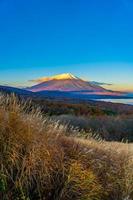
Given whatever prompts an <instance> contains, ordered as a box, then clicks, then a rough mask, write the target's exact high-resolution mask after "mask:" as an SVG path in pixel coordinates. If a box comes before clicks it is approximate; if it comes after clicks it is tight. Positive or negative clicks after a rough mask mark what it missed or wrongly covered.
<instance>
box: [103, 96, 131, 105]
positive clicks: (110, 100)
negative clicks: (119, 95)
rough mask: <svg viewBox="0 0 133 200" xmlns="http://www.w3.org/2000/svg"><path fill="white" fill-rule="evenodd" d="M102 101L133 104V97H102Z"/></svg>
mask: <svg viewBox="0 0 133 200" xmlns="http://www.w3.org/2000/svg"><path fill="white" fill-rule="evenodd" d="M100 101H105V102H112V103H124V104H129V105H133V98H132V99H100Z"/></svg>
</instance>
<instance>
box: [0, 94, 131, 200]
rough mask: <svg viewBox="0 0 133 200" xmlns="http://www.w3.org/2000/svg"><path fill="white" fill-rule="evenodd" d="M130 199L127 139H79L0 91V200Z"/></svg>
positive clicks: (28, 106)
mask: <svg viewBox="0 0 133 200" xmlns="http://www.w3.org/2000/svg"><path fill="white" fill-rule="evenodd" d="M29 110H30V111H29ZM132 199H133V145H132V144H128V143H126V144H124V143H118V142H105V141H102V140H100V139H99V140H98V139H95V138H92V137H91V135H90V137H88V138H87V139H84V137H82V134H80V132H78V131H76V130H70V131H69V132H68V130H67V128H66V127H65V126H63V125H59V124H58V123H57V122H54V121H51V120H48V119H47V118H46V117H45V118H44V117H43V116H42V114H41V112H40V111H39V108H38V109H35V108H32V107H31V106H30V103H29V102H27V103H25V102H22V101H21V102H20V100H18V99H17V98H16V97H15V96H14V95H12V96H8V95H6V96H4V95H1V96H0V200H132Z"/></svg>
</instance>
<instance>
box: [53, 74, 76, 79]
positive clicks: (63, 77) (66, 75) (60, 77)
mask: <svg viewBox="0 0 133 200" xmlns="http://www.w3.org/2000/svg"><path fill="white" fill-rule="evenodd" d="M51 78H52V79H55V80H62V79H78V78H77V77H76V76H74V75H72V74H69V73H65V74H59V75H56V76H53V77H51Z"/></svg>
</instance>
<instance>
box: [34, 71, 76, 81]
mask: <svg viewBox="0 0 133 200" xmlns="http://www.w3.org/2000/svg"><path fill="white" fill-rule="evenodd" d="M73 79H74V80H78V79H79V78H78V77H76V76H74V75H72V74H70V73H64V74H58V75H55V76H51V77H42V78H39V79H37V80H33V82H38V83H42V82H45V81H51V80H73Z"/></svg>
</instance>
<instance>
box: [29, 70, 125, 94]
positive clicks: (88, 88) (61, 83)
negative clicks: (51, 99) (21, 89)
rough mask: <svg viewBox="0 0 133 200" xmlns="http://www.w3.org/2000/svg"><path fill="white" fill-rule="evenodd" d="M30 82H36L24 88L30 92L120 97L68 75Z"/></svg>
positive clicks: (92, 83)
mask: <svg viewBox="0 0 133 200" xmlns="http://www.w3.org/2000/svg"><path fill="white" fill-rule="evenodd" d="M32 81H33V82H37V84H36V85H33V86H32V87H28V88H26V90H28V91H31V92H43V91H60V92H73V93H80V94H81V93H82V94H94V95H113V96H115V95H116V96H117V95H122V94H121V93H120V92H114V91H109V90H106V89H105V88H103V87H101V86H100V85H98V84H96V83H94V82H91V81H85V80H83V79H81V78H79V77H77V76H74V75H72V74H70V73H65V74H59V75H56V76H51V77H43V78H40V79H37V80H32Z"/></svg>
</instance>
